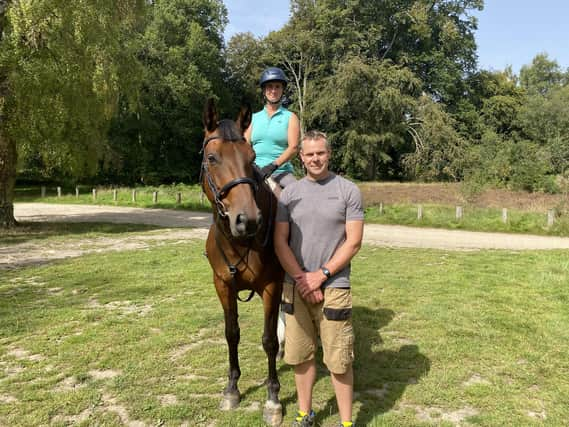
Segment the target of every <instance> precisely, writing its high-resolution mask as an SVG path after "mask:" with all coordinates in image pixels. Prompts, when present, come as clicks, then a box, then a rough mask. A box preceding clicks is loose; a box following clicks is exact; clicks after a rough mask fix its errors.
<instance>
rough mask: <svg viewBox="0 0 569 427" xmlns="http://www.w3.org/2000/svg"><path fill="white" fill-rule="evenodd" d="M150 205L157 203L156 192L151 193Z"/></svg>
mask: <svg viewBox="0 0 569 427" xmlns="http://www.w3.org/2000/svg"><path fill="white" fill-rule="evenodd" d="M152 203H154V204H156V203H158V191H153V192H152Z"/></svg>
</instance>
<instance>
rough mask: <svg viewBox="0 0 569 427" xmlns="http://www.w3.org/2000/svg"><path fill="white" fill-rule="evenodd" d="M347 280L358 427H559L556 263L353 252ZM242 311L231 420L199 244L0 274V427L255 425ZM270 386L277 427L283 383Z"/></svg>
mask: <svg viewBox="0 0 569 427" xmlns="http://www.w3.org/2000/svg"><path fill="white" fill-rule="evenodd" d="M62 226H63V225H62ZM51 227H58V225H52V226H51ZM94 227H95V231H97V233H96V234H97V235H99V236H103V237H109V238H112V237H113V236H114V235H116V234H117V233H122V232H125V231H128V232H130V231H135V230H131V229H126V230H125V229H121V228H120V227H122V226H116V227H117V228H116V229H114V230H113V227H114V226H105V228H98V227H100V226H94ZM85 231H86V230H85ZM139 232H144V230H139ZM81 233H82V231H81V230H80V229H76V230H75V233H74V234H73V235H72V236H68V237H67V238H77V236H79V235H81ZM56 238H58V239H61V238H62V237H60V236H59V237H58V236H57V235H56V234H55V233H54V234H53V235H42V236H41V242H43V243H49V241H50V239H56ZM353 264H354V265H353V272H354V273H353V274H354V276H353V287H354V306H355V308H354V316H355V330H356V352H357V353H356V363H355V374H356V402H355V415H356V416H355V421H356V423H357V425H361V426H364V425H369V426H418V425H449V426H450V425H455V424H457V423H461V424H464V423H467V422H468V423H470V424H474V425H484V426H501V425H516V426H523V425H552V426H558V425H566V422H567V420H568V419H569V397H568V396H569V383H568V382H567V378H568V377H569V358H568V357H567V354H569V310H568V309H567V307H568V304H569V288H568V285H569V259H568V257H567V254H566V252H564V251H543V252H510V251H481V252H447V251H435V250H409V249H384V248H377V247H364V248H363V249H362V251H361V252H360V254H359V255H358V256H357V257H356V259H355V260H354V263H353ZM239 307H240V322H241V346H240V354H241V368H242V373H243V374H242V377H241V381H240V389H241V392H242V393H243V400H242V403H241V408H240V409H238V410H236V411H234V412H231V413H227V412H221V411H219V410H218V409H217V405H218V402H219V395H220V392H221V391H222V389H223V387H224V385H225V376H226V372H227V355H226V346H225V343H224V338H223V335H224V334H223V315H222V311H221V308H220V306H219V303H218V301H217V298H216V296H215V292H214V288H213V285H212V284H211V273H210V270H209V267H208V265H207V263H206V260H205V258H204V257H203V242H201V241H196V242H186V243H183V242H182V243H181V242H176V243H166V244H156V245H155V246H152V247H150V248H149V249H147V250H138V251H124V252H118V253H117V252H112V253H111V252H108V253H101V254H94V255H88V256H83V257H80V258H76V259H70V260H66V261H59V262H54V263H51V264H48V265H43V266H35V267H28V268H23V269H18V270H11V271H6V270H4V271H0V343H1V345H0V425H6V426H37V425H53V426H64V425H82V426H92V425H100V426H115V425H129V423H136V422H137V421H138V422H144V423H145V425H148V426H156V425H160V426H162V425H163V426H180V425H182V424H183V423H184V422H188V423H189V424H187V425H199V426H212V425H216V426H257V425H261V412H262V405H263V403H264V399H265V396H266V391H265V387H264V386H263V384H262V382H263V380H264V377H265V372H266V363H265V357H264V353H263V351H262V348H261V327H262V326H261V325H262V320H261V317H262V315H261V302H260V300H259V299H258V298H255V299H254V300H253V301H252V302H250V303H247V304H240V305H239ZM279 373H280V379H281V384H282V389H281V399H282V401H283V406H284V408H285V410H286V415H285V424H284V425H289V424H290V422H291V419H292V413H293V412H294V410H295V404H296V398H295V393H294V381H293V374H292V371H291V369H290V368H289V367H287V366H286V365H284V364H282V363H281V364H279ZM332 396H333V394H332V389H331V386H330V382H329V377H328V375H327V373H326V371H325V370H324V369H322V370H320V372H319V378H318V382H317V385H316V388H315V399H314V406H315V409H316V410H317V412H318V418H317V422H318V425H322V426H332V425H334V423H335V422H336V421H337V409H336V405H335V402H334V400H333V398H332ZM130 425H135V424H130Z"/></svg>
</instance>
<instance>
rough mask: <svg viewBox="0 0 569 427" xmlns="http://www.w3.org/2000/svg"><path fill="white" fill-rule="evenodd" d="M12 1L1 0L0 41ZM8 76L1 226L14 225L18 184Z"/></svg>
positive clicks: (0, 88) (1, 124)
mask: <svg viewBox="0 0 569 427" xmlns="http://www.w3.org/2000/svg"><path fill="white" fill-rule="evenodd" d="M9 3H10V1H9V0H0V42H1V41H2V35H3V34H4V24H5V19H6V11H7V9H8V5H9ZM8 89H9V86H8V77H7V76H6V75H1V74H0V228H9V227H14V226H15V225H16V224H17V222H16V218H14V187H15V184H16V159H17V153H16V144H15V142H14V141H12V140H11V139H10V138H9V137H8V135H7V134H6V132H5V126H6V120H5V119H6V118H5V116H4V111H3V109H2V108H3V106H4V105H5V102H4V100H5V99H6V97H7V96H8Z"/></svg>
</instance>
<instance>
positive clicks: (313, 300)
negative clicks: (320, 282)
mask: <svg viewBox="0 0 569 427" xmlns="http://www.w3.org/2000/svg"><path fill="white" fill-rule="evenodd" d="M303 299H304V300H305V301H306V302H308V303H309V304H318V303H319V302H321V301H322V300H323V299H324V294H323V293H322V289H316V290H315V291H314V292H311V293H309V294H308V295H306V297H303Z"/></svg>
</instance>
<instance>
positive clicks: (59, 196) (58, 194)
mask: <svg viewBox="0 0 569 427" xmlns="http://www.w3.org/2000/svg"><path fill="white" fill-rule="evenodd" d="M57 198H58V199H59V198H61V187H57Z"/></svg>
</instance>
